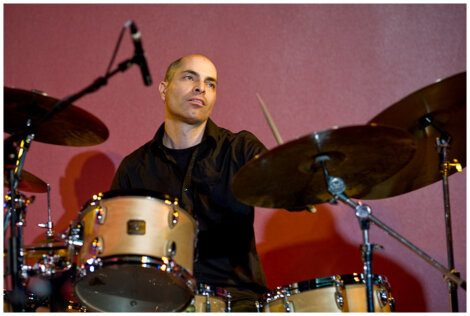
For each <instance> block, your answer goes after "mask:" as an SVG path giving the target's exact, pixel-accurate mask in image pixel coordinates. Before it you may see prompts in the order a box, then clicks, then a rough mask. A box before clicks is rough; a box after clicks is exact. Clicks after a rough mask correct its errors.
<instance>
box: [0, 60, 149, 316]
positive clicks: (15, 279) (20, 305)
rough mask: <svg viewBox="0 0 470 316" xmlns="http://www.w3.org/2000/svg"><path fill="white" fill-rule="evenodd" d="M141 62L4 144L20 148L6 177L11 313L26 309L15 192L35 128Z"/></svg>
mask: <svg viewBox="0 0 470 316" xmlns="http://www.w3.org/2000/svg"><path fill="white" fill-rule="evenodd" d="M140 58H141V57H140V56H138V55H137V54H134V56H133V57H132V58H129V59H126V60H124V61H123V62H121V63H120V64H119V65H118V66H117V67H116V69H114V70H113V71H110V72H107V73H106V75H105V76H102V77H99V78H97V79H96V80H95V81H94V82H93V83H92V84H90V85H89V86H87V87H85V88H84V89H83V90H81V91H79V92H77V93H75V94H72V95H70V96H68V97H65V98H63V99H61V100H59V101H58V102H57V103H56V104H55V105H54V106H53V107H52V109H51V110H50V111H49V112H47V113H46V114H45V115H44V116H43V117H42V118H40V119H39V120H38V121H37V122H36V123H35V125H34V126H33V124H32V122H31V119H28V120H27V123H26V127H25V129H24V130H23V131H20V132H19V133H17V134H13V135H11V136H10V137H8V138H7V139H6V140H5V142H6V143H7V144H10V143H11V144H13V143H14V142H15V141H20V144H21V145H20V149H19V152H18V153H17V158H16V167H15V169H12V170H11V171H10V175H9V178H10V195H11V204H10V207H9V210H8V211H7V214H6V217H8V216H9V217H10V238H9V242H8V247H9V250H8V263H9V274H10V275H11V287H12V294H11V301H12V308H13V311H14V312H24V311H26V308H27V306H26V293H25V287H24V285H23V282H22V276H21V267H22V265H23V254H22V234H23V225H24V223H23V221H22V219H21V216H20V215H21V213H22V212H23V211H24V205H22V203H21V201H20V199H19V198H18V196H19V194H18V192H17V188H18V185H19V182H20V179H21V172H22V170H23V165H24V162H25V159H26V156H27V153H28V150H29V147H30V145H31V142H32V141H33V140H34V137H35V135H36V131H37V128H38V127H39V126H40V125H42V124H44V123H45V122H47V120H49V119H51V118H52V117H53V116H54V115H56V114H57V113H59V112H60V111H62V110H64V109H65V108H67V106H69V105H71V104H72V103H73V102H75V101H76V100H78V99H80V98H81V97H83V96H84V95H87V94H89V93H92V92H95V91H97V90H98V89H99V88H101V87H102V86H104V85H106V84H107V83H108V79H109V78H111V77H112V76H114V75H115V74H117V73H118V72H124V71H126V70H127V69H128V68H129V67H130V66H131V65H133V64H138V63H139V62H140ZM4 222H5V221H4Z"/></svg>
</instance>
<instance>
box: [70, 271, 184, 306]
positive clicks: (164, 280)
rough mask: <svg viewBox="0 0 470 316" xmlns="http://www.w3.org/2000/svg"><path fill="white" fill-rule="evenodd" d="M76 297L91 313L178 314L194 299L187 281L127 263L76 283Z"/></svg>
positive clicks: (96, 272)
mask: <svg viewBox="0 0 470 316" xmlns="http://www.w3.org/2000/svg"><path fill="white" fill-rule="evenodd" d="M123 280H125V282H123ZM75 294H76V295H77V297H78V298H79V299H80V301H81V302H82V303H83V304H85V305H86V306H87V307H88V308H89V309H90V310H94V311H99V312H178V311H182V310H184V309H185V308H186V307H187V306H188V305H189V303H190V302H191V299H192V298H193V292H192V291H191V289H190V288H188V286H187V285H186V284H185V282H184V281H183V279H181V278H179V277H176V276H175V275H173V274H171V273H167V272H165V271H161V270H158V269H155V268H151V267H145V266H139V265H135V264H126V263H121V264H115V265H107V266H105V267H102V268H99V269H98V270H97V271H95V272H94V273H89V274H87V275H86V276H85V277H83V278H82V279H81V280H80V281H79V282H77V283H76V285H75Z"/></svg>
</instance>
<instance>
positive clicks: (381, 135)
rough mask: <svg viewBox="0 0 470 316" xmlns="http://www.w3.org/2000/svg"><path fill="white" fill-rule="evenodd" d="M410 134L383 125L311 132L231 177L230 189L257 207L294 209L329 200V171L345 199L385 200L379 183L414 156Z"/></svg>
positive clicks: (260, 157)
mask: <svg viewBox="0 0 470 316" xmlns="http://www.w3.org/2000/svg"><path fill="white" fill-rule="evenodd" d="M415 150H416V145H415V142H414V140H413V136H412V135H410V134H409V133H408V132H406V131H403V130H401V129H398V128H393V127H386V126H371V125H366V126H351V127H343V128H332V129H329V130H325V131H321V132H315V133H312V134H310V135H306V136H304V137H301V138H299V139H297V140H294V141H291V142H288V143H285V144H283V145H280V146H278V147H276V148H274V149H272V150H270V151H268V152H265V153H263V154H261V155H259V156H257V157H256V158H254V159H253V160H252V161H250V162H248V163H247V164H246V165H245V166H243V167H242V168H241V169H240V171H239V172H238V173H237V174H236V175H235V177H234V179H233V183H232V191H233V193H234V194H235V196H236V197H237V198H238V199H239V200H240V201H242V202H244V203H246V204H249V205H253V206H260V207H268V208H285V209H291V210H299V209H303V208H305V207H306V206H307V205H312V204H318V203H324V202H328V201H330V200H331V199H332V196H331V194H330V193H329V192H328V189H327V187H326V185H325V177H324V170H323V168H322V163H321V162H320V161H322V160H323V161H325V162H324V164H325V166H326V168H327V170H328V173H329V174H330V175H331V176H334V177H340V178H342V179H343V180H344V182H345V185H346V190H345V193H346V194H347V195H348V196H350V197H356V198H362V197H364V196H368V197H369V198H373V199H379V198H384V197H386V195H385V196H384V195H383V194H382V191H381V190H378V191H377V192H378V193H375V194H373V195H371V191H372V190H373V189H374V188H375V187H376V186H378V185H380V183H382V182H383V181H384V180H386V179H387V178H389V177H391V176H392V175H393V174H395V173H396V172H398V171H399V170H400V169H401V168H403V167H404V166H405V165H406V164H407V163H408V162H409V161H410V160H411V159H412V157H413V155H414V153H415Z"/></svg>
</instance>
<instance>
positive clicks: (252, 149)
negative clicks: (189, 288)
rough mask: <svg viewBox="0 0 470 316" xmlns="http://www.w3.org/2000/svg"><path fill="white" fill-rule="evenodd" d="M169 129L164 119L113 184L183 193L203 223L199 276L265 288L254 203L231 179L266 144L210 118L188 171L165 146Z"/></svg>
mask: <svg viewBox="0 0 470 316" xmlns="http://www.w3.org/2000/svg"><path fill="white" fill-rule="evenodd" d="M163 134H164V125H163V124H162V125H161V126H160V128H159V129H158V131H157V133H156V135H155V137H154V138H153V139H152V140H151V141H149V142H148V143H146V144H144V145H143V146H142V147H140V148H138V149H137V150H135V151H134V152H132V153H131V154H130V155H128V156H127V157H125V158H124V159H123V161H122V162H121V164H120V166H119V168H118V170H117V172H116V175H115V177H114V179H113V183H112V187H111V189H113V190H117V189H119V190H126V189H146V190H152V191H156V192H159V193H165V194H169V195H170V196H173V197H177V198H178V199H179V201H180V205H181V206H182V207H183V209H185V210H186V211H188V212H189V213H190V214H192V215H193V217H194V218H195V219H196V221H197V223H198V236H197V243H196V249H195V262H194V277H195V278H196V280H197V282H198V283H205V284H210V285H215V286H223V287H236V288H239V289H250V290H253V291H255V292H258V293H264V291H265V290H266V288H265V279H264V274H263V271H262V267H261V263H260V260H259V257H258V254H257V252H256V244H255V236H254V229H253V222H254V208H253V207H252V206H248V205H245V204H243V203H241V202H239V201H238V200H237V199H236V198H235V196H234V195H233V193H232V190H231V181H232V178H233V176H234V175H235V174H236V173H237V171H238V170H239V169H240V168H241V167H242V166H243V165H244V164H246V163H247V162H248V161H249V160H251V159H252V158H254V156H255V155H257V154H260V153H262V152H264V151H266V147H265V146H264V145H263V144H262V143H261V142H260V141H259V140H258V139H257V138H256V137H255V136H254V135H253V134H252V133H250V132H247V131H241V132H238V133H232V132H231V131H229V130H227V129H224V128H220V127H218V126H217V125H216V124H215V123H214V122H212V121H211V120H210V119H209V120H208V122H207V125H206V129H205V132H204V135H203V138H202V141H201V143H200V144H199V145H197V146H195V147H194V148H193V154H192V156H191V157H190V158H189V162H188V163H187V165H188V167H187V171H186V172H182V171H181V170H180V168H179V167H178V161H177V160H176V159H175V156H174V155H172V154H171V153H170V151H168V150H167V148H165V147H164V146H163V141H162V140H163ZM181 202H182V203H181Z"/></svg>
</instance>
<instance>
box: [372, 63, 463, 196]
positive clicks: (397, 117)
mask: <svg viewBox="0 0 470 316" xmlns="http://www.w3.org/2000/svg"><path fill="white" fill-rule="evenodd" d="M466 91H467V84H466V72H462V73H459V74H456V75H454V76H451V77H449V78H446V79H443V80H440V81H437V82H436V83H434V84H431V85H429V86H426V87H424V88H422V89H420V90H418V91H416V92H414V93H412V94H410V95H408V96H406V97H405V98H403V99H402V100H400V101H398V102H397V103H395V104H393V105H391V106H389V107H388V108H387V109H386V110H385V111H383V112H381V113H380V114H378V115H377V116H376V117H374V118H373V119H372V120H370V122H369V123H370V124H380V125H388V126H395V127H399V128H402V129H404V130H406V131H408V132H410V133H411V134H412V135H413V136H414V137H415V142H416V145H417V149H416V154H415V156H414V157H413V160H412V161H411V162H410V163H409V164H408V165H407V166H406V167H405V168H403V169H402V170H400V172H398V173H397V174H396V175H394V176H393V177H391V178H390V179H388V180H387V181H386V183H385V184H384V185H383V186H382V187H387V190H388V195H389V196H394V195H399V194H403V193H407V192H410V191H414V190H417V189H419V188H422V187H424V186H426V185H429V184H432V183H434V182H436V181H439V180H441V179H442V175H441V172H440V164H441V163H440V158H439V154H438V151H437V149H436V138H438V137H440V133H439V132H438V130H437V129H436V128H435V127H433V126H431V125H429V123H430V122H432V124H434V125H435V126H437V128H439V129H441V130H443V131H445V132H446V133H447V134H449V135H450V136H451V142H450V146H449V147H448V151H447V158H448V160H449V162H452V160H453V159H457V160H458V162H459V163H460V164H461V166H462V167H465V164H466ZM455 172H456V169H455V168H450V170H449V175H451V174H453V173H455Z"/></svg>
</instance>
